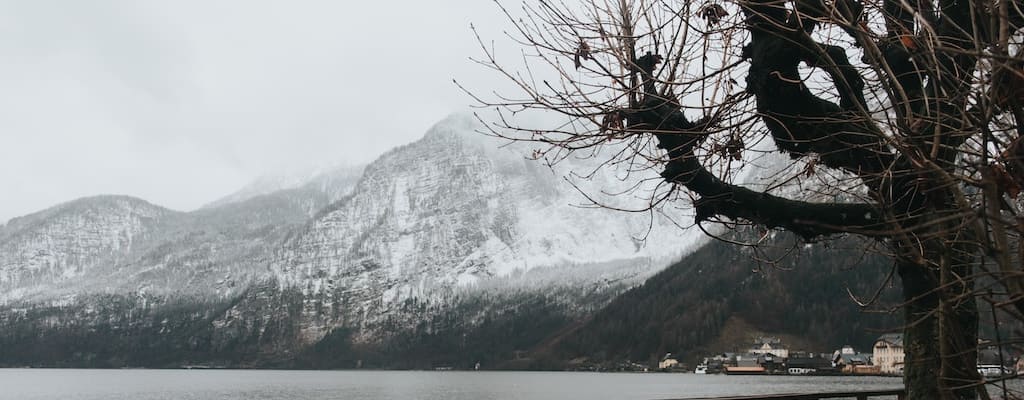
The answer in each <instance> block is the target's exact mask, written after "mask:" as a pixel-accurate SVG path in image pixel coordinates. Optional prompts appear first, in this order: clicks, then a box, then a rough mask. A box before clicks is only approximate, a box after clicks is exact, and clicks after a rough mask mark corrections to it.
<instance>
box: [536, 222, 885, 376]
mask: <svg viewBox="0 0 1024 400" xmlns="http://www.w3.org/2000/svg"><path fill="white" fill-rule="evenodd" d="M752 238H753V240H756V238H757V236H756V235H755V234H754V233H752V232H747V233H746V234H740V235H735V237H733V238H732V239H739V240H741V241H750V240H751V239H752ZM865 246H867V243H864V242H859V241H857V240H854V239H840V240H835V241H831V242H825V243H818V244H813V245H804V244H800V243H798V242H796V241H794V240H793V238H792V237H789V236H787V235H785V234H778V235H777V236H773V237H771V238H770V239H766V240H764V241H763V242H762V244H761V245H760V246H758V247H756V248H754V247H741V246H737V245H734V244H730V243H726V242H723V241H712V242H711V243H709V244H708V245H706V246H704V247H702V248H701V249H700V250H697V251H696V252H694V253H693V254H691V255H690V256H687V257H685V258H684V259H683V260H681V261H680V262H678V263H676V264H675V265H673V266H671V267H670V268H668V269H666V270H665V271H663V272H661V273H659V274H657V275H656V276H654V277H652V278H650V279H648V280H647V281H646V282H645V283H644V284H643V285H642V286H639V287H636V288H634V289H632V290H630V291H628V292H626V293H624V294H623V295H621V296H619V297H618V298H617V299H616V300H615V301H613V302H612V303H610V304H609V305H608V306H607V307H605V308H604V309H602V310H601V311H600V312H598V313H596V314H595V315H594V316H593V317H592V318H591V319H589V320H588V321H585V322H583V323H581V324H579V326H578V327H576V328H574V329H573V330H572V331H571V332H570V333H567V334H563V335H560V336H558V337H555V338H553V339H551V341H550V342H549V343H546V344H545V345H543V346H541V347H540V348H539V349H538V351H537V356H538V357H541V358H547V359H558V360H571V359H581V358H586V359H587V360H589V361H590V362H593V363H615V362H619V361H624V360H633V361H641V362H650V361H653V360H654V359H655V358H656V357H660V356H661V355H663V354H664V353H666V352H673V353H682V354H684V355H685V360H686V361H687V362H691V363H692V362H693V361H695V360H697V358H698V357H700V356H702V355H707V354H713V353H716V352H725V351H735V350H737V348H735V347H736V346H746V345H747V343H748V341H749V340H750V339H751V336H752V335H754V334H755V332H759V333H766V334H771V335H776V336H782V337H783V338H788V339H789V341H790V342H793V343H790V345H791V346H793V347H801V348H794V350H807V351H815V352H825V351H832V350H833V349H835V348H838V347H839V346H842V345H844V344H852V345H854V346H857V347H858V348H859V349H863V350H864V351H867V350H868V349H870V346H871V344H872V343H873V341H874V339H875V338H876V337H877V336H878V335H879V334H880V333H881V332H884V331H888V330H892V329H894V328H898V327H899V322H898V321H899V312H900V311H899V310H897V311H895V312H891V313H890V312H885V311H886V310H888V309H889V308H891V306H892V305H893V304H895V303H896V300H897V299H898V296H899V291H898V290H896V289H894V288H893V287H892V286H893V283H892V282H889V283H886V277H887V276H888V275H889V271H890V268H891V263H890V262H889V261H888V260H887V259H886V258H885V257H884V256H882V255H879V254H874V253H872V252H867V253H866V252H865ZM783 256H784V257H783ZM780 258H781V259H780ZM775 260H777V261H775ZM894 279H898V278H894ZM879 290H881V293H880V294H881V296H880V299H879V301H877V302H875V303H874V304H873V305H872V306H871V307H868V308H862V307H859V306H858V305H857V303H856V302H855V301H854V299H853V298H852V297H851V293H852V294H853V295H855V296H857V297H858V298H859V299H861V300H863V301H867V300H870V299H871V298H872V297H873V296H874V295H875V293H876V292H878V291H879ZM872 310H874V311H872ZM741 349H743V350H745V348H741Z"/></svg>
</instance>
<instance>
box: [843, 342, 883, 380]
mask: <svg viewBox="0 0 1024 400" xmlns="http://www.w3.org/2000/svg"><path fill="white" fill-rule="evenodd" d="M832 365H833V366H835V368H836V369H837V370H839V371H841V372H842V373H844V374H854V375H875V374H879V373H881V372H882V371H881V369H880V368H879V367H878V366H877V365H873V364H872V363H871V354H865V353H859V352H857V351H855V350H854V349H853V347H851V346H843V348H842V349H840V350H836V352H835V353H833V355H832Z"/></svg>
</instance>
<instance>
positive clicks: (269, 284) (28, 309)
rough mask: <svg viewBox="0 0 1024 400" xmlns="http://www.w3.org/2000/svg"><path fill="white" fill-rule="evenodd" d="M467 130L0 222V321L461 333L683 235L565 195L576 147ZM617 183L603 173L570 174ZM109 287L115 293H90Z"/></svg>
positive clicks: (595, 286)
mask: <svg viewBox="0 0 1024 400" xmlns="http://www.w3.org/2000/svg"><path fill="white" fill-rule="evenodd" d="M475 128H476V127H475V125H474V123H473V121H472V119H470V118H468V117H459V116H456V117H450V118H448V119H446V120H444V121H442V122H441V123H439V124H438V125H436V126H435V127H433V128H432V129H431V130H430V131H429V132H428V133H427V134H426V135H425V136H424V137H423V138H422V139H421V140H419V141H417V142H415V143H412V144H409V145H406V146H402V147H399V148H396V149H393V150H392V151H390V152H388V153H387V154H384V155H383V156H381V157H380V158H379V159H378V160H376V161H375V162H373V163H371V164H369V165H367V166H366V167H365V169H362V170H358V171H359V172H360V174H359V178H358V179H353V178H352V176H353V172H352V169H342V170H334V171H333V172H332V171H329V172H327V173H325V174H319V175H316V176H314V178H312V179H310V180H309V181H307V182H299V183H294V182H293V183H288V184H287V185H284V186H281V185H279V184H278V183H273V184H267V185H269V188H267V187H261V185H260V184H256V185H254V186H251V187H248V188H246V189H244V190H243V191H241V192H239V193H236V194H235V195H233V196H229V197H227V198H225V199H222V200H220V201H217V202H214V203H213V204H211V205H210V206H208V207H205V208H203V209H200V210H197V211H194V212H189V213H182V212H175V211H170V210H166V209H162V208H160V207H157V206H153V205H150V204H148V203H145V202H144V201H141V200H137V199H131V198H113V197H103V198H93V199H84V200H80V201H76V202H72V203H68V204H65V205H62V206H58V207H55V208H53V209H49V210H46V211H43V212H40V213H37V214H33V215H30V216H26V217H22V218H19V219H15V220H12V221H11V222H10V223H8V224H7V225H6V226H4V227H3V228H0V285H3V287H4V288H6V289H7V290H6V291H5V293H6V294H5V296H4V297H3V300H4V301H5V303H6V304H7V314H6V315H5V317H4V318H3V319H2V321H3V323H4V324H5V326H7V327H8V328H11V327H15V326H20V327H24V326H30V327H31V329H35V330H53V329H58V330H60V329H62V328H61V327H65V328H67V329H64V331H65V333H66V332H76V330H77V329H92V328H89V327H90V326H93V327H95V326H96V325H101V326H108V325H110V324H113V323H114V322H111V321H116V325H117V326H118V327H119V328H118V329H119V332H123V333H124V335H129V334H131V333H132V332H136V334H137V333H138V332H142V331H145V332H148V334H149V335H152V334H153V332H174V333H173V334H172V335H176V336H174V337H175V338H177V339H173V340H171V339H168V341H167V343H177V342H181V343H184V344H180V345H172V344H166V343H165V344H159V343H164V342H159V343H158V344H153V345H152V346H151V347H150V349H151V353H153V352H155V353H159V352H160V351H162V350H159V349H161V348H163V347H160V346H164V345H167V346H171V347H170V348H172V349H173V348H179V349H180V348H183V347H182V346H184V348H188V349H191V350H190V351H192V352H193V353H195V354H220V355H221V356H223V355H224V354H228V353H232V352H234V353H239V352H244V353H246V354H250V355H251V354H258V355H261V356H260V357H263V358H262V359H264V360H265V359H287V358H288V357H292V356H294V355H295V354H298V353H300V352H302V351H303V349H304V348H308V347H309V346H313V345H314V344H316V343H318V342H320V341H322V340H326V339H330V340H335V339H337V336H338V333H339V332H344V333H345V339H346V340H347V341H348V342H350V343H352V344H357V345H363V346H373V345H381V344H383V343H386V342H388V341H389V340H392V339H395V338H398V337H403V335H404V336H408V335H407V334H408V332H417V331H423V332H428V333H430V332H435V331H436V330H437V329H436V328H437V326H436V324H437V323H438V322H437V321H438V320H439V318H441V319H448V320H450V321H448V322H445V324H449V325H451V324H458V325H460V326H462V327H463V328H464V329H471V328H472V327H474V326H477V325H480V324H485V323H486V322H487V321H489V318H491V317H493V316H494V315H497V314H502V313H505V312H507V311H509V310H510V309H516V308H517V307H518V302H521V301H522V299H525V298H533V299H536V298H539V297H540V298H543V301H541V303H543V304H544V306H543V307H544V309H545V310H547V311H546V312H552V313H554V314H559V313H560V315H565V316H566V318H571V317H572V316H574V315H580V313H582V312H585V311H587V310H591V309H593V308H594V307H598V306H600V305H603V304H604V303H605V302H607V301H609V300H610V298H611V297H612V296H614V295H615V294H617V293H619V292H621V291H623V290H625V289H626V288H628V287H630V286H632V285H635V284H636V283H638V282H640V281H642V280H643V279H644V278H646V277H648V276H650V275H651V274H653V273H655V272H657V271H658V270H659V269H660V268H662V267H664V266H666V265H668V264H669V263H670V262H671V261H672V260H673V259H675V258H677V257H679V256H680V255H681V254H682V253H683V252H684V251H685V250H687V249H688V248H692V247H693V246H694V243H695V242H696V240H697V239H696V238H697V237H698V236H699V235H698V234H696V233H693V232H686V231H681V230H679V228H678V227H676V226H675V225H674V224H672V223H671V221H668V220H667V219H665V218H663V217H661V216H659V215H657V214H652V213H646V214H645V213H624V212H616V211H611V210H605V209H593V208H581V207H573V206H572V205H573V204H580V203H582V202H583V197H582V196H581V195H580V194H579V193H578V192H577V189H576V188H574V187H573V186H572V185H569V184H566V183H565V182H564V181H563V176H566V175H567V174H568V173H569V171H570V170H572V169H575V168H583V169H587V168H590V167H592V166H589V165H587V164H586V161H576V160H569V161H567V162H565V163H563V164H561V165H560V166H558V167H557V168H556V169H555V170H554V171H552V170H551V169H548V168H546V167H544V166H542V165H540V164H538V163H536V162H533V161H529V160H525V159H524V158H523V157H522V155H521V154H522V153H523V151H521V150H522V149H508V148H501V149H499V148H497V146H498V145H499V144H500V142H496V141H490V140H489V139H488V138H485V137H483V136H482V135H479V134H477V133H475V132H474V130H475ZM631 185H633V182H630V181H628V180H626V181H624V180H623V179H621V177H620V176H617V173H616V171H614V170H610V169H605V170H601V171H600V172H599V173H598V174H596V175H594V176H593V177H591V178H590V179H588V180H583V181H579V182H577V186H578V187H581V188H583V189H584V190H586V189H587V188H594V191H595V192H597V189H596V188H601V189H605V190H608V191H609V192H614V191H615V190H614V189H615V188H616V187H623V188H625V187H630V186H631ZM648 233H650V235H647V234H648ZM644 236H647V237H649V238H651V239H650V240H642V239H641V238H642V237H644ZM538 296H539V297H538ZM112 298H114V299H121V300H117V302H118V304H120V306H118V307H106V306H103V305H101V304H93V303H96V302H110V301H114V300H111V299H112ZM123 299H130V301H122V300H123ZM67 309H74V310H77V311H75V313H76V314H75V315H77V317H74V318H70V317H65V316H62V313H65V314H66V313H67V312H66V311H62V310H67ZM96 310H101V311H96ZM102 310H115V311H106V312H108V313H117V314H119V315H116V316H114V315H104V313H105V312H104V311H102ZM168 310H183V311H182V312H181V313H180V314H181V315H178V316H175V315H177V314H175V313H174V312H171V311H168ZM185 310H187V311H185ZM125 313H127V314H129V315H121V314H125ZM453 319H454V322H452V321H451V320H453ZM42 320H46V321H50V322H47V323H41V322H39V321H42ZM175 320H178V321H177V322H175ZM60 321H63V322H60ZM183 321H188V322H187V323H186V322H183ZM175 323H177V324H178V328H177V329H163V328H161V327H162V326H172V325H174V324H175ZM185 325H187V326H188V327H189V328H187V329H185V328H183V326H185ZM31 329H30V330H31ZM95 331H96V329H92V330H91V332H95ZM115 331H118V330H115ZM69 334H70V333H69ZM58 336H60V335H58ZM61 337H62V336H61ZM55 340H56V339H55ZM175 340H177V342H175ZM12 343H18V339H16V338H12V337H7V339H6V340H5V341H4V343H0V344H12ZM153 346H155V347H153ZM174 346H177V347H174ZM0 347H2V346H0ZM168 351H170V350H168ZM155 353H154V354H155ZM190 354H191V353H190ZM195 354H193V357H195V356H196V355H195ZM3 357H4V354H2V352H0V358H3ZM54 357H55V358H56V359H59V358H60V357H59V355H54ZM93 357H94V358H95V355H94V356H93ZM260 357H256V358H251V359H250V362H254V363H259V361H258V360H259V359H260ZM15 358H16V359H20V358H18V357H15ZM222 358H223V357H222ZM169 359H173V357H170V358H169ZM254 360H255V361H254Z"/></svg>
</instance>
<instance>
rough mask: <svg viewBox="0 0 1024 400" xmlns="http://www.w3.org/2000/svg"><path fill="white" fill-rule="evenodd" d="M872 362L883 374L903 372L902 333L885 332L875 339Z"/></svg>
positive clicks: (900, 373)
mask: <svg viewBox="0 0 1024 400" xmlns="http://www.w3.org/2000/svg"><path fill="white" fill-rule="evenodd" d="M872 359H873V361H874V364H875V365H877V366H879V367H881V372H882V373H883V374H891V375H902V374H903V334H900V333H887V334H885V335H882V336H881V337H879V338H878V340H876V341H875V346H874V351H873V354H872Z"/></svg>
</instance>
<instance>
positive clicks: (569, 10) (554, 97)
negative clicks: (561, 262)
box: [477, 0, 1024, 399]
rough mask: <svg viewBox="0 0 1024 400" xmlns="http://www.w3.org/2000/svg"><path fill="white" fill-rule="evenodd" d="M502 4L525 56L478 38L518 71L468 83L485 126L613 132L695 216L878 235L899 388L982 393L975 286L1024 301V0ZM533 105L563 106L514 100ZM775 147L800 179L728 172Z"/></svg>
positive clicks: (1007, 304) (535, 135) (547, 152)
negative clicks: (490, 113) (754, 178)
mask: <svg viewBox="0 0 1024 400" xmlns="http://www.w3.org/2000/svg"><path fill="white" fill-rule="evenodd" d="M499 6H500V5H499ZM502 10H504V11H505V12H506V14H507V15H508V16H509V20H510V21H511V22H512V24H513V25H514V27H515V29H513V31H512V32H511V33H510V35H509V36H510V37H511V38H513V39H514V40H516V41H517V42H518V43H520V44H521V45H522V46H523V47H522V48H523V53H522V59H523V63H522V64H519V66H517V64H516V63H510V62H499V61H498V56H499V55H498V54H496V53H495V52H494V51H493V50H492V49H491V48H490V46H486V45H485V46H483V47H484V51H485V53H486V58H484V59H482V60H479V61H480V62H481V63H482V64H484V65H486V66H488V67H490V68H493V69H494V70H495V71H497V72H499V73H500V74H503V75H504V76H505V77H507V78H508V79H509V80H510V81H511V82H513V83H515V84H516V85H517V86H518V88H519V89H521V92H520V93H519V94H516V95H510V94H507V93H504V94H501V95H499V96H497V97H495V98H493V99H492V98H483V97H482V96H477V99H478V101H480V103H481V104H482V105H484V106H487V107H489V108H493V109H495V110H497V111H498V113H499V115H501V116H502V117H503V118H502V121H505V122H504V123H499V124H497V125H498V126H497V127H496V128H495V132H496V133H498V134H500V135H502V136H504V137H508V138H510V139H513V140H519V141H534V142H538V143H542V144H544V146H542V148H541V149H540V150H538V152H537V154H536V156H538V157H547V158H552V157H554V158H557V157H562V156H565V155H567V154H573V153H579V152H581V151H587V152H588V154H595V151H596V150H597V149H601V148H608V149H612V150H614V151H612V152H604V153H600V154H603V155H602V156H603V157H606V159H607V162H609V163H628V164H630V165H632V166H634V167H639V168H656V169H658V170H659V171H660V176H661V177H662V178H663V179H664V181H665V182H666V183H668V184H669V186H670V187H671V189H672V190H669V191H667V192H659V193H658V194H656V195H655V196H656V197H657V198H655V199H652V200H655V201H663V200H675V199H680V198H683V200H685V197H689V198H690V200H692V202H693V207H694V209H695V216H696V221H695V222H696V223H697V224H702V223H715V222H728V223H730V224H734V223H741V222H742V223H749V224H754V225H758V226H762V227H765V228H771V229H782V230H787V231H790V232H793V233H796V234H798V235H800V236H801V237H803V238H804V239H805V240H807V241H814V240H820V239H822V238H826V237H830V236H835V235H843V234H855V235H862V236H865V237H869V238H872V239H875V240H877V241H878V242H879V243H882V244H884V245H885V246H887V247H888V248H889V249H890V250H891V252H892V254H893V257H894V264H895V268H896V271H897V272H898V275H899V277H900V278H901V279H900V282H901V284H902V289H903V294H904V298H905V304H904V305H903V306H904V310H905V311H904V312H905V318H906V327H905V343H906V352H907V355H906V365H905V369H904V371H905V382H906V385H907V388H908V392H909V398H910V399H959V398H976V397H977V396H981V397H983V398H987V397H988V395H987V393H986V392H985V389H984V385H983V384H982V383H983V382H984V381H983V379H982V378H981V377H979V374H978V373H977V370H976V359H977V339H978V337H977V336H978V335H977V332H978V324H979V313H978V306H977V302H978V298H979V297H980V296H981V293H995V295H994V296H990V297H985V298H986V299H988V300H990V301H993V302H995V306H996V307H1000V308H1002V309H1003V310H1004V311H1006V312H1010V313H1013V314H1015V315H1022V314H1024V270H1022V268H1021V265H1020V262H1021V259H1022V258H1024V257H1022V255H1021V254H1020V252H1022V251H1024V246H1022V245H1021V233H1022V229H1024V215H1021V214H1020V212H1021V205H1022V204H1021V202H1019V201H1017V200H1016V198H1017V194H1018V192H1019V191H1020V185H1021V184H1024V160H1022V158H1021V156H1022V155H1024V142H1022V141H1021V140H1019V138H1020V137H1021V133H1022V132H1021V128H1020V127H1019V123H1020V122H1021V121H1022V119H1024V111H1022V104H1024V69H1022V67H1024V57H1022V45H1021V30H1020V28H1021V26H1022V20H1024V18H1022V15H1024V10H1022V9H1021V4H1020V2H1017V1H1008V0H875V1H868V0H863V1H859V0H795V1H790V0H710V1H709V2H706V3H703V4H700V3H691V2H688V1H671V0H580V2H579V3H561V2H555V1H545V0H538V1H535V2H528V3H524V4H523V6H522V9H521V10H514V12H513V11H510V10H509V9H506V8H502ZM520 11H521V13H520ZM482 43H483V42H482ZM542 70H543V71H545V72H543V73H542V72H541V71H542ZM544 74H547V75H544ZM540 76H551V77H550V78H549V79H541V78H540ZM532 109H540V110H545V111H554V112H557V113H560V114H562V115H564V116H566V117H568V119H569V121H570V123H569V124H567V125H564V126H560V127H549V128H546V129H541V130H535V129H531V128H527V127H524V126H520V125H518V124H517V123H515V122H514V119H505V117H510V116H511V115H512V114H515V113H519V112H521V111H524V110H532ZM695 116H699V117H695ZM762 142H764V143H768V142H770V143H771V146H763V145H759V143H762ZM766 147H770V148H771V150H772V151H781V152H784V153H786V154H788V155H789V158H790V160H791V161H790V162H789V163H790V164H791V165H790V167H789V168H787V169H785V170H784V174H785V176H784V177H781V179H780V181H783V182H785V183H786V184H787V185H788V186H787V187H790V188H793V187H795V188H798V189H797V190H793V189H789V190H765V189H763V188H761V189H756V190H755V189H753V188H751V187H749V186H745V185H743V184H741V183H738V182H740V181H739V180H738V179H737V178H736V176H737V174H736V171H738V170H740V169H742V168H741V167H742V165H743V164H745V163H751V162H753V160H755V159H757V157H759V155H758V154H757V152H756V151H755V150H756V149H763V148H766ZM609 153H610V154H609ZM812 194H813V195H812ZM980 284H983V285H984V286H985V290H978V289H979V288H977V287H976V286H978V285H980ZM986 296H987V295H986Z"/></svg>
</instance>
